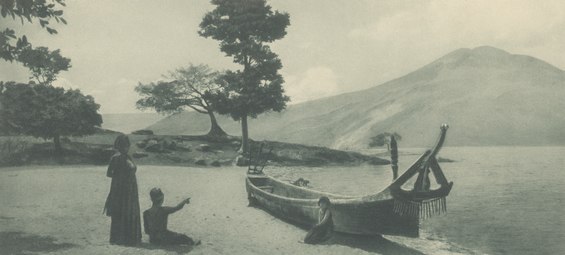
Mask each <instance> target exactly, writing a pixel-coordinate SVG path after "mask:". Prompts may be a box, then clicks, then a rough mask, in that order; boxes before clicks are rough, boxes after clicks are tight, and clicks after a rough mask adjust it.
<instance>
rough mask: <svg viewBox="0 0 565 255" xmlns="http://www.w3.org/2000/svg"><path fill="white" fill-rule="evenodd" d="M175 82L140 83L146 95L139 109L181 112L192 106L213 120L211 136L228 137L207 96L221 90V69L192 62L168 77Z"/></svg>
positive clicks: (139, 91) (138, 104)
mask: <svg viewBox="0 0 565 255" xmlns="http://www.w3.org/2000/svg"><path fill="white" fill-rule="evenodd" d="M165 78H167V79H168V80H172V81H168V82H166V81H159V82H152V83H148V84H141V83H140V84H139V85H138V86H137V87H136V88H135V91H136V92H137V93H139V94H140V95H141V96H142V98H141V99H140V100H138V101H137V107H138V108H139V109H147V108H152V109H155V110H156V111H157V112H159V113H165V114H170V113H177V112H180V111H183V110H186V109H187V108H188V109H192V110H194V111H196V112H198V113H202V114H208V115H209V117H210V121H211V128H210V132H209V133H208V134H209V135H212V136H225V135H226V133H225V132H224V131H223V130H222V129H221V128H220V126H219V125H218V123H217V121H216V117H215V116H214V108H213V106H212V105H211V104H210V102H208V100H207V97H206V95H207V94H211V93H215V92H216V91H218V90H219V88H220V87H219V84H218V82H217V80H218V72H216V71H212V70H211V69H210V67H208V66H207V65H192V64H191V65H189V66H188V67H182V68H177V69H176V70H175V71H171V72H169V74H168V75H166V76H165Z"/></svg>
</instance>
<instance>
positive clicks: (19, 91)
mask: <svg viewBox="0 0 565 255" xmlns="http://www.w3.org/2000/svg"><path fill="white" fill-rule="evenodd" d="M99 108H100V106H99V105H98V104H96V103H95V102H94V98H93V97H92V96H85V95H83V94H82V93H81V92H80V91H79V90H73V89H69V90H65V89H63V88H57V87H53V86H48V85H42V84H39V85H35V84H17V83H15V82H7V83H2V82H0V127H1V128H4V129H6V130H5V131H4V132H8V133H15V134H23V135H30V136H34V137H38V138H43V139H54V142H55V148H56V150H57V151H60V150H61V147H60V144H59V137H60V136H84V135H89V134H93V133H94V132H95V131H96V128H97V127H99V126H100V125H101V124H102V117H101V116H100V114H98V109H99Z"/></svg>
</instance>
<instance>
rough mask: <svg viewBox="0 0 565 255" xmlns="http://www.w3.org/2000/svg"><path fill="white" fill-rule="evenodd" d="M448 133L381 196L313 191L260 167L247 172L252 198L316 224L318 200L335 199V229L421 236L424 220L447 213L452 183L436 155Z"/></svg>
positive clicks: (295, 219) (297, 220)
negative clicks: (411, 183)
mask: <svg viewBox="0 0 565 255" xmlns="http://www.w3.org/2000/svg"><path fill="white" fill-rule="evenodd" d="M446 131H447V125H442V127H441V135H440V138H439V141H438V142H437V144H436V145H435V147H434V148H433V149H432V150H428V151H426V152H425V153H424V154H423V155H422V156H420V158H419V159H418V160H416V161H415V162H414V164H412V166H411V167H410V168H408V169H407V170H406V171H405V172H404V173H403V174H402V175H401V176H400V177H398V178H397V179H395V180H393V181H392V183H391V184H390V185H389V186H387V187H386V188H384V189H383V190H382V191H381V192H379V193H377V194H374V195H367V196H362V197H352V196H342V195H337V194H331V193H326V192H321V191H316V190H311V189H307V188H304V187H299V186H295V185H292V184H289V183H286V182H282V181H279V180H277V179H274V178H272V177H270V176H268V175H265V174H263V173H262V168H261V171H248V173H247V175H246V189H247V194H248V199H249V202H250V204H252V205H257V206H260V207H262V208H264V209H266V210H267V211H269V212H270V213H272V214H273V215H276V216H278V217H280V218H283V219H286V220H288V221H291V222H294V223H297V224H300V225H303V226H312V225H314V224H316V223H317V221H318V210H319V207H318V199H319V198H320V197H322V196H326V197H328V198H329V199H330V201H331V203H332V207H331V210H332V215H333V222H334V230H335V231H338V232H343V233H350V234H362V235H376V234H384V235H398V236H407V237H418V236H419V223H420V220H422V219H425V218H427V217H430V216H432V215H436V214H439V213H442V212H445V210H446V201H445V197H446V196H447V195H448V194H449V192H450V190H451V188H452V186H453V182H449V183H448V182H447V180H446V178H445V176H444V175H443V172H442V170H441V169H440V167H439V165H438V163H437V160H436V158H435V157H436V155H437V153H438V151H439V149H440V148H441V146H442V144H443V141H444V140H445V135H446ZM263 166H264V165H263ZM430 172H432V173H433V175H434V177H435V179H436V182H437V183H438V184H439V188H437V189H430V185H429V173H430ZM416 175H418V176H417V180H416V181H415V184H414V188H413V189H411V190H405V189H404V188H403V187H402V186H406V185H405V184H406V183H407V181H408V180H409V179H411V178H412V177H414V176H416Z"/></svg>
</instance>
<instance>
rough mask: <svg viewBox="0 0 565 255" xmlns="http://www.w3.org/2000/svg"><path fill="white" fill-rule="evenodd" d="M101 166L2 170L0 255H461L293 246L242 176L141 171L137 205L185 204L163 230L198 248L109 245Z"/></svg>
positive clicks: (295, 238)
mask: <svg viewBox="0 0 565 255" xmlns="http://www.w3.org/2000/svg"><path fill="white" fill-rule="evenodd" d="M105 172H106V168H105V167H104V166H92V167H91V166H65V167H57V166H47V167H46V166H30V167H15V168H2V169H0V201H2V205H1V207H0V253H1V254H48V253H49V254H184V253H190V254H267V253H268V254H461V253H466V252H462V251H458V250H454V249H453V247H442V246H443V244H441V243H438V242H434V241H428V240H425V239H407V238H398V237H358V236H346V235H336V236H335V237H334V239H333V240H332V241H331V242H330V243H328V244H323V245H306V244H302V243H299V241H300V240H302V239H303V237H304V235H305V234H306V230H304V229H301V228H299V227H297V226H294V225H292V224H288V223H286V222H284V221H281V220H279V219H278V218H275V217H273V216H272V215H270V214H268V213H267V212H265V211H263V210H260V209H257V208H253V207H248V206H247V196H246V193H245V187H244V172H245V169H244V168H238V167H225V168H215V169H210V168H189V167H167V166H139V170H138V173H137V178H138V184H139V195H140V205H141V208H142V210H145V209H147V208H149V206H150V201H149V197H148V193H149V190H150V189H151V188H153V187H160V188H161V189H162V190H163V192H164V193H165V205H174V204H176V203H178V202H179V201H180V200H181V199H182V198H184V197H186V196H190V197H192V199H191V204H190V205H188V206H187V207H185V208H184V209H183V210H181V211H179V212H177V213H176V214H174V215H172V216H171V217H170V218H169V229H171V230H173V231H176V232H181V233H186V234H187V235H189V236H191V237H193V238H195V239H200V240H202V245H200V246H196V247H165V248H161V247H155V246H152V245H150V244H149V243H148V238H147V236H146V235H144V236H143V244H142V245H141V246H140V247H123V246H116V245H110V244H109V243H108V237H109V226H110V219H109V218H108V217H106V216H104V215H103V214H102V208H103V204H104V201H105V199H106V195H107V192H108V190H109V185H110V179H109V178H107V177H106V176H105Z"/></svg>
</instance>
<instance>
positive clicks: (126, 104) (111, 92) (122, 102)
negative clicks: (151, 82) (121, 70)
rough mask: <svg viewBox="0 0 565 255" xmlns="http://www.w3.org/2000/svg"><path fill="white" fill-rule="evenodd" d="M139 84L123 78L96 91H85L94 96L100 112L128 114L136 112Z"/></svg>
mask: <svg viewBox="0 0 565 255" xmlns="http://www.w3.org/2000/svg"><path fill="white" fill-rule="evenodd" d="M137 84H138V82H137V81H135V80H132V79H127V78H121V79H119V80H117V81H115V82H113V83H110V84H101V85H99V86H96V89H95V90H92V91H84V92H83V93H85V94H90V95H92V96H93V97H94V98H95V100H96V103H97V104H100V105H101V107H100V112H103V113H127V112H135V111H136V110H135V109H136V107H135V103H136V102H137V100H138V99H139V95H138V94H137V93H136V92H135V91H134V88H135V86H137Z"/></svg>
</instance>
